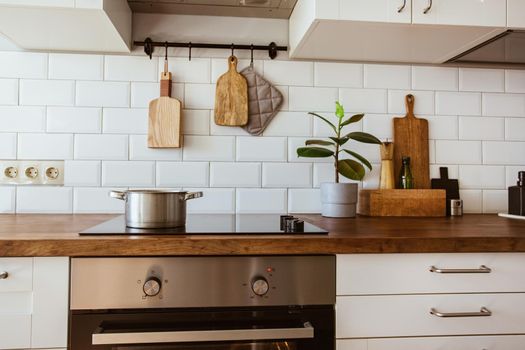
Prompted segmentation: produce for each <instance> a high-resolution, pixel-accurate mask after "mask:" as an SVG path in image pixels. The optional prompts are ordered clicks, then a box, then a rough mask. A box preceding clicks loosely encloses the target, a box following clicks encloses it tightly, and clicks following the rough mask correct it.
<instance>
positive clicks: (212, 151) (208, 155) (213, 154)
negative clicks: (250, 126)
mask: <svg viewBox="0 0 525 350" xmlns="http://www.w3.org/2000/svg"><path fill="white" fill-rule="evenodd" d="M183 159H184V160H185V161H187V160H190V161H191V160H198V161H224V162H227V161H233V160H234V159H235V138H234V137H232V136H193V135H187V136H185V137H184V148H183Z"/></svg>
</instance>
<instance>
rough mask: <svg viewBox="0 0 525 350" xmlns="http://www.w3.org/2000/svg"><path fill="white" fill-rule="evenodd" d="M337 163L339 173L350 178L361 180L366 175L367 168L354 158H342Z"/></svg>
mask: <svg viewBox="0 0 525 350" xmlns="http://www.w3.org/2000/svg"><path fill="white" fill-rule="evenodd" d="M337 165H338V167H339V174H341V175H343V176H344V177H346V178H348V179H350V180H356V181H360V180H362V179H363V177H365V168H364V167H363V166H362V165H361V163H358V162H356V161H355V160H353V159H343V160H340V161H339V162H338V163H337Z"/></svg>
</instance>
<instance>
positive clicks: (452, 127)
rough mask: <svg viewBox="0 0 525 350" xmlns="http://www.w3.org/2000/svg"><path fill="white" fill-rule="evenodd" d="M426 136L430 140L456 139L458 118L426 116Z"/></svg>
mask: <svg viewBox="0 0 525 350" xmlns="http://www.w3.org/2000/svg"><path fill="white" fill-rule="evenodd" d="M422 118H425V119H427V120H428V135H429V136H428V137H429V138H430V139H432V140H457V138H458V118H457V117H454V116H428V117H422Z"/></svg>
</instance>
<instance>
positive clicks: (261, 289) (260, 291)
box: [252, 277, 270, 297]
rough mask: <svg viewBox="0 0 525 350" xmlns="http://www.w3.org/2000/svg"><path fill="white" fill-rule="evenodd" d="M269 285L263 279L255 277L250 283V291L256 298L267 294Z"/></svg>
mask: <svg viewBox="0 0 525 350" xmlns="http://www.w3.org/2000/svg"><path fill="white" fill-rule="evenodd" d="M269 289H270V285H269V284H268V281H267V280H266V278H264V277H256V278H254V279H253V281H252V290H253V292H254V293H255V294H256V295H258V296H261V297H262V296H263V295H265V294H266V293H268V290H269Z"/></svg>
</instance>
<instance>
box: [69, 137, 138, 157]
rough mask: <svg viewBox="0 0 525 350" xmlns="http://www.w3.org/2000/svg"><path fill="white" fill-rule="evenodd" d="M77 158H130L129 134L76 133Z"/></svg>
mask: <svg viewBox="0 0 525 350" xmlns="http://www.w3.org/2000/svg"><path fill="white" fill-rule="evenodd" d="M75 159H86V160H100V159H103V160H125V159H128V135H95V134H82V135H75Z"/></svg>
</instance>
